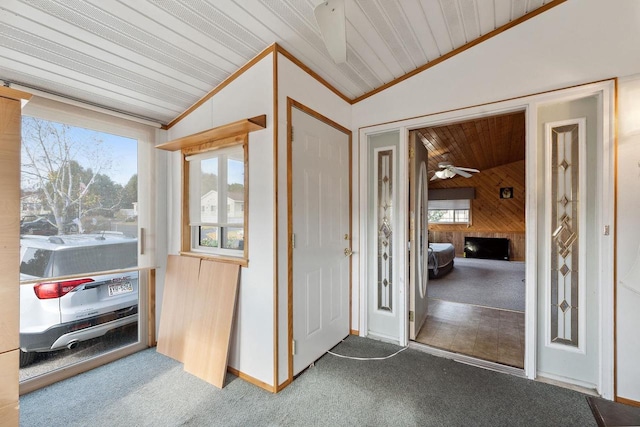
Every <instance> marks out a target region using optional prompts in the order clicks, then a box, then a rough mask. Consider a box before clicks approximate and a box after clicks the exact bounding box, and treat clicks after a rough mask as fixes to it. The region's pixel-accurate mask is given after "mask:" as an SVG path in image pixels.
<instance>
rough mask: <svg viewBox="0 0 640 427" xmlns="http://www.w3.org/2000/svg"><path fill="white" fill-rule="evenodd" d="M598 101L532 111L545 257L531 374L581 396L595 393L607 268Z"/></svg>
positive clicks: (541, 267) (588, 99)
mask: <svg viewBox="0 0 640 427" xmlns="http://www.w3.org/2000/svg"><path fill="white" fill-rule="evenodd" d="M599 102H600V100H599V99H598V98H597V97H593V96H592V97H586V98H582V99H576V100H571V101H564V102H559V103H557V104H549V105H544V106H541V107H539V108H538V124H539V130H540V131H541V135H540V140H541V142H542V144H540V150H544V151H542V152H540V154H541V155H543V159H544V161H543V162H540V166H539V168H540V169H539V173H544V177H545V183H544V184H545V185H544V198H543V199H542V200H543V204H542V205H543V206H541V208H542V209H539V215H541V216H540V220H539V222H540V223H541V224H544V225H543V226H542V227H539V229H538V233H539V238H538V241H539V242H544V245H545V257H544V258H543V260H542V262H540V263H539V265H538V274H539V277H540V278H541V282H542V283H543V286H540V287H539V288H538V319H539V320H538V334H537V336H538V351H537V355H536V363H537V367H536V368H537V373H538V375H541V376H546V377H550V378H560V379H562V380H563V381H565V382H570V383H575V384H578V385H581V386H584V387H588V388H598V389H599V388H600V386H601V385H602V384H601V377H602V375H601V366H602V356H601V354H602V348H601V341H602V338H601V337H600V334H601V333H602V330H603V329H602V325H603V323H602V322H603V320H602V319H601V316H600V312H601V310H602V308H601V307H600V304H601V300H600V297H599V295H600V294H601V292H602V287H603V286H606V283H607V282H609V281H610V280H612V278H611V277H607V276H604V275H600V272H601V271H603V267H602V266H603V264H604V263H606V262H611V259H612V254H611V253H609V252H607V251H606V250H605V249H604V247H603V246H601V245H602V242H601V240H600V234H601V228H602V226H601V225H600V224H601V221H602V220H601V219H600V218H601V215H602V210H601V209H600V207H599V206H602V202H601V200H602V197H603V196H602V192H601V187H600V186H599V182H602V176H603V175H602V169H601V168H600V167H599V166H598V157H599V156H602V152H603V149H602V148H601V146H602V144H603V142H602V136H601V135H599V132H600V129H602V127H601V126H602V125H601V124H600V123H599V121H600V122H601V118H600V117H599V116H598V114H599V113H598V108H599V106H598V103H599Z"/></svg>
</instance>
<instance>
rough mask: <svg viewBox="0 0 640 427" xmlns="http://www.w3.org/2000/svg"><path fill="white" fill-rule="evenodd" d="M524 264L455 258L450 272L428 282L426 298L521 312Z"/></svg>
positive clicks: (523, 296)
mask: <svg viewBox="0 0 640 427" xmlns="http://www.w3.org/2000/svg"><path fill="white" fill-rule="evenodd" d="M524 278H525V273H524V262H517V261H496V260H488V259H475V258H456V259H455V262H454V266H453V270H451V272H450V273H449V274H447V275H445V276H443V277H441V278H439V279H432V280H429V285H428V287H427V295H428V297H429V298H437V299H442V300H445V301H453V302H462V303H465V304H475V305H481V306H484V307H494V308H502V309H505V310H514V311H524V308H525V283H524Z"/></svg>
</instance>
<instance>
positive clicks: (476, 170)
mask: <svg viewBox="0 0 640 427" xmlns="http://www.w3.org/2000/svg"><path fill="white" fill-rule="evenodd" d="M455 168H456V169H458V170H461V171H467V172H480V171H479V170H478V169H474V168H461V167H458V166H456V167H455Z"/></svg>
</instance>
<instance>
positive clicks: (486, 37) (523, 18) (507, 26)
mask: <svg viewBox="0 0 640 427" xmlns="http://www.w3.org/2000/svg"><path fill="white" fill-rule="evenodd" d="M565 1H567V0H553V1H552V2H549V3H547V4H545V5H544V6H541V7H539V8H538V9H536V10H532V11H531V12H529V13H527V14H526V15H523V16H521V17H520V18H518V19H514V20H513V21H510V22H508V23H507V24H505V25H503V26H501V27H498V28H496V29H495V30H493V31H491V32H488V33H487V34H485V35H483V36H481V37H479V38H477V39H475V40H472V41H470V42H469V43H466V44H464V45H462V46H460V47H458V48H457V49H454V50H452V51H451V52H448V53H445V54H444V55H442V56H440V57H439V58H436V59H434V60H433V61H430V62H427V63H426V64H424V65H423V66H421V67H418V68H416V69H415V70H413V71H410V72H408V73H407V74H404V75H402V76H400V77H398V78H397V79H395V80H392V81H390V82H389V83H386V84H384V85H382V86H380V87H379V88H376V89H374V90H372V91H371V92H367V93H365V94H363V95H360V96H358V97H357V98H354V99H353V100H351V103H352V104H356V103H358V102H360V101H363V100H365V99H367V98H369V97H371V96H373V95H375V94H377V93H380V92H382V91H383V90H385V89H388V88H390V87H391V86H395V85H397V84H398V83H400V82H402V81H404V80H407V79H408V78H410V77H413V76H415V75H416V74H419V73H421V72H423V71H426V70H428V69H429V68H433V67H435V66H436V65H438V64H440V63H441V62H444V61H446V60H447V59H449V58H452V57H454V56H456V55H458V54H460V53H462V52H464V51H465V50H467V49H470V48H472V47H474V46H476V45H479V44H480V43H482V42H485V41H487V40H489V39H490V38H493V37H495V36H497V35H498V34H501V33H503V32H505V31H507V30H508V29H510V28H513V27H515V26H516V25H519V24H522V23H523V22H525V21H528V20H529V19H531V18H533V17H535V16H538V15H540V14H541V13H543V12H546V11H547V10H549V9H551V8H554V7H556V6H558V5H559V4H562V3H564V2H565Z"/></svg>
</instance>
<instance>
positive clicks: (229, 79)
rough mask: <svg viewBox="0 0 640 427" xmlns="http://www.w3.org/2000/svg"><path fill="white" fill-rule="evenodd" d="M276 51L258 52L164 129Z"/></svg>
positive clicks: (274, 45) (274, 48)
mask: <svg viewBox="0 0 640 427" xmlns="http://www.w3.org/2000/svg"><path fill="white" fill-rule="evenodd" d="M275 51H276V44H275V43H274V44H272V45H270V46H268V47H267V48H265V49H264V50H263V51H262V52H260V53H259V54H257V55H256V56H255V57H254V58H253V59H251V60H250V61H249V62H247V63H246V64H244V65H243V66H242V67H240V68H238V70H237V71H236V72H234V73H232V74H231V75H230V76H229V77H227V78H226V79H224V80H223V81H222V83H220V84H219V85H218V86H216V87H215V88H214V89H213V90H211V92H209V93H207V94H206V95H205V96H203V97H202V98H200V100H199V101H198V102H196V103H195V104H193V105H192V106H191V107H189V108H187V110H186V111H185V112H184V113H182V114H180V115H179V116H178V117H176V118H175V119H173V120H172V121H171V122H169V123H168V124H167V126H165V127H164V129H171V128H172V127H173V126H175V125H176V123H178V122H179V121H180V120H182V119H184V118H185V117H187V116H188V115H189V114H191V113H192V112H193V111H195V110H196V109H197V108H198V107H200V106H201V105H202V104H204V103H205V102H207V101H208V100H209V99H211V98H213V96H214V95H215V94H217V93H218V92H220V91H221V90H222V89H224V88H225V87H227V86H229V85H230V84H231V83H232V82H233V81H234V80H235V79H237V78H238V77H240V76H241V75H243V74H244V72H245V71H247V70H248V69H250V68H251V67H253V66H254V65H255V64H257V63H258V62H260V61H261V60H262V59H263V58H265V57H266V56H267V55H269V54H270V53H273V52H275Z"/></svg>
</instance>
